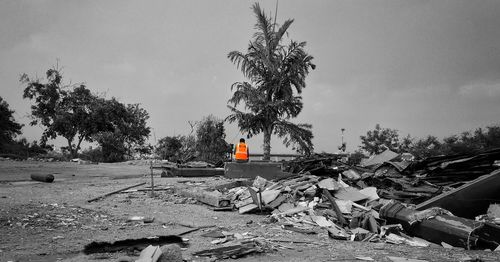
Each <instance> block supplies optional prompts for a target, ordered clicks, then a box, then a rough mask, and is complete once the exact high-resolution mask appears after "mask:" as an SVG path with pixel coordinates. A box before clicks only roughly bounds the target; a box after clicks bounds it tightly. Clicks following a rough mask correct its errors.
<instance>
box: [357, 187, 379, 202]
mask: <svg viewBox="0 0 500 262" xmlns="http://www.w3.org/2000/svg"><path fill="white" fill-rule="evenodd" d="M359 193H361V194H363V195H365V196H367V197H368V201H373V200H377V199H379V198H380V197H379V196H378V194H377V188H376V187H366V188H363V189H361V190H359Z"/></svg>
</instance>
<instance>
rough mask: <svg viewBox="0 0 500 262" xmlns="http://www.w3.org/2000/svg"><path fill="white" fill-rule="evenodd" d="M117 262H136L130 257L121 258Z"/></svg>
mask: <svg viewBox="0 0 500 262" xmlns="http://www.w3.org/2000/svg"><path fill="white" fill-rule="evenodd" d="M116 261H117V262H134V261H135V260H134V259H133V258H131V257H129V256H121V257H119V258H118V259H117V260H116Z"/></svg>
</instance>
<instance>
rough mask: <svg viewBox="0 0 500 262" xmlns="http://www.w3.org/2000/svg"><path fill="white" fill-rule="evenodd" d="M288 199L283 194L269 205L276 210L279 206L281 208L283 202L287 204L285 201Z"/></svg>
mask: <svg viewBox="0 0 500 262" xmlns="http://www.w3.org/2000/svg"><path fill="white" fill-rule="evenodd" d="M286 199H287V197H286V196H285V195H283V194H281V195H279V196H278V197H277V198H276V199H275V200H273V201H272V202H271V203H269V205H268V206H269V207H270V208H272V209H276V208H277V207H278V206H280V205H281V204H282V203H283V202H285V200H286Z"/></svg>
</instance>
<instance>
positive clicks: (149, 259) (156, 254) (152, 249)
mask: <svg viewBox="0 0 500 262" xmlns="http://www.w3.org/2000/svg"><path fill="white" fill-rule="evenodd" d="M160 255H161V249H160V247H158V246H152V245H149V246H148V247H146V248H145V249H143V250H142V251H141V255H140V256H139V259H138V260H136V262H156V261H158V258H160Z"/></svg>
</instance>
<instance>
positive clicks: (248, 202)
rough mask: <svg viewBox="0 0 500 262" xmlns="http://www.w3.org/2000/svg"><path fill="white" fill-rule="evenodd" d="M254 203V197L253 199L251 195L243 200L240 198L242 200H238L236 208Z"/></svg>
mask: <svg viewBox="0 0 500 262" xmlns="http://www.w3.org/2000/svg"><path fill="white" fill-rule="evenodd" d="M252 203H253V199H252V197H250V196H249V197H247V198H245V199H243V200H240V201H238V202H236V204H235V205H234V206H235V207H236V208H240V207H242V206H246V205H248V204H252Z"/></svg>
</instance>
